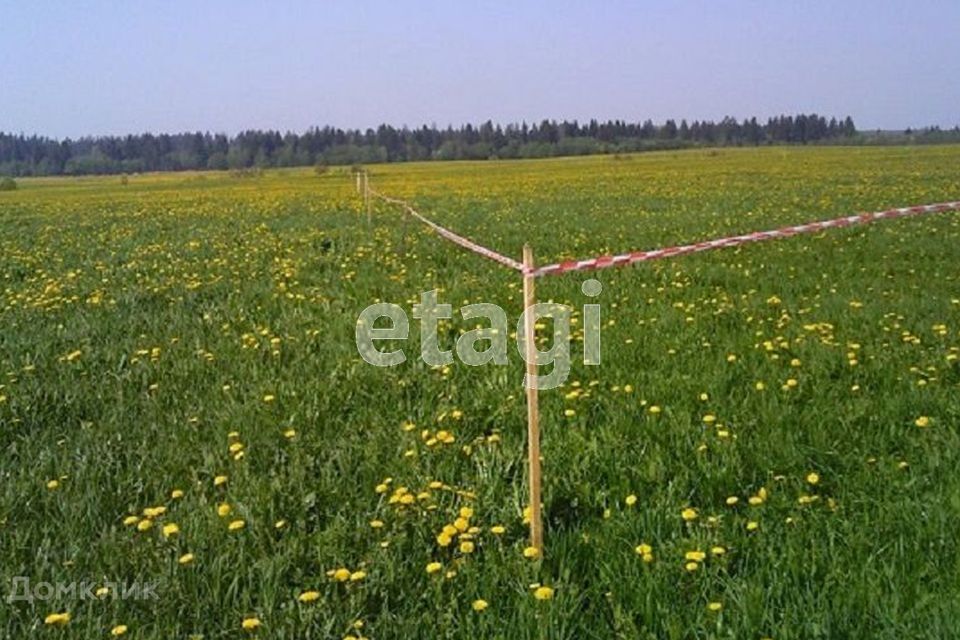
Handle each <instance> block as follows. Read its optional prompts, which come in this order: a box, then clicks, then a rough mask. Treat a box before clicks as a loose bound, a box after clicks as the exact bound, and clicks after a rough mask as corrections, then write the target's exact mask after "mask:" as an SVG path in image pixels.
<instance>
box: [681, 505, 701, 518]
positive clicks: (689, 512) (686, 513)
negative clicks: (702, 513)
mask: <svg viewBox="0 0 960 640" xmlns="http://www.w3.org/2000/svg"><path fill="white" fill-rule="evenodd" d="M698 515H699V514H698V513H697V510H696V509H693V508H691V507H687V508H686V509H684V510H683V511H681V512H680V517H681V518H683V519H684V520H686V521H687V522H691V521H693V520H696V519H697V517H698Z"/></svg>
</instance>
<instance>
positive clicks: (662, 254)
mask: <svg viewBox="0 0 960 640" xmlns="http://www.w3.org/2000/svg"><path fill="white" fill-rule="evenodd" d="M369 192H370V194H371V195H373V196H376V197H377V198H380V199H381V200H383V201H384V202H388V203H390V204H394V205H397V206H399V207H402V208H403V209H404V210H405V211H406V212H407V213H409V214H410V215H411V216H413V217H414V218H416V219H417V220H419V221H420V222H422V223H424V224H426V225H427V226H428V227H430V228H431V229H433V230H434V231H436V232H437V234H438V235H440V236H443V237H444V238H446V239H447V240H450V241H451V242H454V243H456V244H458V245H460V246H461V247H463V248H464V249H467V250H469V251H472V252H474V253H477V254H479V255H481V256H483V257H485V258H489V259H490V260H493V261H495V262H499V263H500V264H502V265H505V266H507V267H510V268H511V269H515V270H517V271H520V272H523V273H529V274H531V275H533V276H534V277H540V276H545V275H557V274H561V273H567V272H569V271H588V270H595V269H607V268H609V267H622V266H626V265H629V264H634V263H635V262H646V261H649V260H661V259H663V258H675V257H677V256H683V255H687V254H690V253H699V252H701V251H710V250H713V249H724V248H727V247H736V246H739V245H743V244H749V243H751V242H761V241H763V240H775V239H777V238H789V237H791V236H795V235H798V234H801V233H814V232H817V231H822V230H824V229H833V228H837V227H849V226H851V225H857V224H869V223H871V222H876V221H877V220H888V219H891V218H905V217H908V216H917V215H923V214H927V213H943V212H945V211H958V210H960V201H953V202H941V203H938V204H927V205H918V206H915V207H900V208H896V209H886V210H884V211H876V212H873V213H860V214H857V215H852V216H844V217H842V218H834V219H832V220H820V221H817V222H808V223H806V224H799V225H793V226H789V227H781V228H780V229H771V230H769V231H754V232H753V233H746V234H743V235H738V236H729V237H726V238H717V239H715V240H705V241H702V242H695V243H693V244H684V245H677V246H675V247H665V248H663V249H651V250H648V251H631V252H629V253H621V254H618V255H615V256H610V255H607V256H596V257H594V258H586V259H583V260H567V261H565V262H558V263H556V264H548V265H544V266H542V267H536V268H534V269H533V270H531V271H527V269H526V268H525V267H524V266H523V264H522V263H520V262H518V261H517V260H514V259H513V258H510V257H508V256H505V255H503V254H501V253H497V252H496V251H494V250H492V249H488V248H487V247H484V246H482V245H479V244H477V243H476V242H473V241H472V240H469V239H467V238H464V237H463V236H461V235H458V234H456V233H454V232H453V231H450V230H449V229H447V228H446V227H442V226H440V225H439V224H437V223H435V222H433V221H432V220H429V219H428V218H426V217H424V216H422V215H421V214H420V213H419V212H418V211H417V210H416V209H414V208H413V207H412V206H411V205H410V203H408V202H406V201H405V200H400V199H399V198H391V197H390V196H387V195H384V194H382V193H380V192H379V191H376V190H374V189H372V188H370V189H369Z"/></svg>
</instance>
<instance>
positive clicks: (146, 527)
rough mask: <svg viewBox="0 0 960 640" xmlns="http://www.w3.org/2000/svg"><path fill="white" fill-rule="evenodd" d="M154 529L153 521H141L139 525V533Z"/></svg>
mask: <svg viewBox="0 0 960 640" xmlns="http://www.w3.org/2000/svg"><path fill="white" fill-rule="evenodd" d="M151 527H153V520H141V521H140V522H138V523H137V531H149V530H150V528H151Z"/></svg>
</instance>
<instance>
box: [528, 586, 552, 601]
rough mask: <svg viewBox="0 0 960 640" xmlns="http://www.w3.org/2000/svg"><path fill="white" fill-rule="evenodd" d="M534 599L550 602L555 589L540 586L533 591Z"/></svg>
mask: <svg viewBox="0 0 960 640" xmlns="http://www.w3.org/2000/svg"><path fill="white" fill-rule="evenodd" d="M533 597H534V598H536V599H537V600H550V599H551V598H553V589H551V588H550V587H547V586H540V587H537V588H536V589H534V590H533Z"/></svg>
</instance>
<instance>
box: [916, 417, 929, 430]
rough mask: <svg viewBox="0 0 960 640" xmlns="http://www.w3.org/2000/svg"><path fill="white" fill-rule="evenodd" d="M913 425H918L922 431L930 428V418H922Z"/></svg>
mask: <svg viewBox="0 0 960 640" xmlns="http://www.w3.org/2000/svg"><path fill="white" fill-rule="evenodd" d="M913 424H915V425H917V426H918V427H920V428H921V429H924V428H926V427H929V426H930V418H929V417H927V416H920V417H919V418H917V419H916V420H914V421H913Z"/></svg>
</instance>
